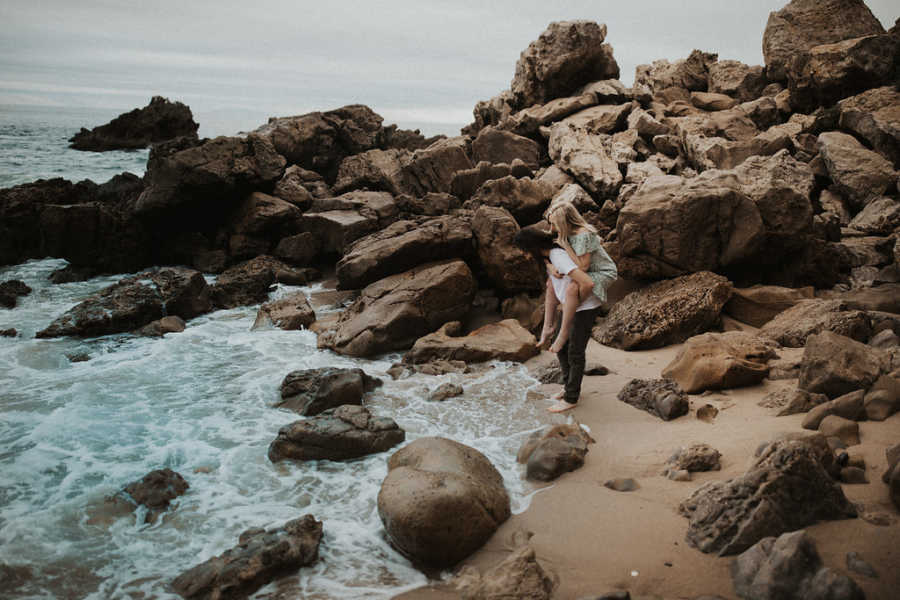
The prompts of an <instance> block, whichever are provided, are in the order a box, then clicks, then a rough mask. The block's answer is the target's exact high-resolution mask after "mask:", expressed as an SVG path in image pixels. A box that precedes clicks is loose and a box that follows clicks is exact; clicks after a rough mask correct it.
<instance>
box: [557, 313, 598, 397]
mask: <svg viewBox="0 0 900 600" xmlns="http://www.w3.org/2000/svg"><path fill="white" fill-rule="evenodd" d="M599 314H600V308H599V307H598V308H592V309H591V310H579V311H578V312H576V313H575V318H574V319H573V320H572V331H571V332H570V333H569V339H568V341H567V342H566V343H565V345H564V346H563V347H562V350H560V351H559V352H558V353H557V355H556V358H557V359H558V360H559V367H560V369H562V374H563V381H564V382H565V385H566V391H565V400H566V402H568V403H569V404H577V403H578V396H580V395H581V379H582V378H583V377H584V364H585V358H584V351H585V348H587V343H588V339H590V337H591V329H592V328H593V327H594V321H596V320H597V315H599Z"/></svg>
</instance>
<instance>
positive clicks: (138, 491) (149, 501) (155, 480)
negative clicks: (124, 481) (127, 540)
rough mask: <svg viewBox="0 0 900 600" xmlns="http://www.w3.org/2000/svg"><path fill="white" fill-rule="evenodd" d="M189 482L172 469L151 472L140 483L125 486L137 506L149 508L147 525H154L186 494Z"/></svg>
mask: <svg viewBox="0 0 900 600" xmlns="http://www.w3.org/2000/svg"><path fill="white" fill-rule="evenodd" d="M190 487H191V486H189V485H188V482H187V481H185V480H184V478H183V477H182V476H181V475H179V474H178V473H176V472H175V471H173V470H172V469H158V470H156V471H150V472H149V473H147V474H146V475H144V477H143V478H142V479H140V480H138V481H133V482H131V483H129V484H128V485H126V486H125V489H124V491H125V493H126V494H128V495H129V496H130V497H131V499H132V500H134V502H135V503H136V504H139V505H143V506H145V507H147V516H146V517H145V518H144V522H145V523H154V522H155V521H156V519H157V518H158V517H159V515H160V514H161V513H163V512H165V511H166V510H168V509H169V505H170V503H171V502H172V500H174V499H175V498H177V497H178V496H181V495H182V494H184V493H185V492H186V491H187V490H188V488H190Z"/></svg>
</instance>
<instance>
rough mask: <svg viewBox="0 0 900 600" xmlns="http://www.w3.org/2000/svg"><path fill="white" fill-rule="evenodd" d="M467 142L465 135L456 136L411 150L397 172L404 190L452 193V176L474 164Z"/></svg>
mask: <svg viewBox="0 0 900 600" xmlns="http://www.w3.org/2000/svg"><path fill="white" fill-rule="evenodd" d="M468 143H469V141H468V138H466V137H465V136H459V137H454V138H447V139H444V140H440V141H437V142H435V143H434V144H432V145H430V146H428V147H427V148H423V149H421V150H416V151H415V152H413V155H412V157H411V158H410V159H409V162H407V163H405V164H404V165H403V168H402V169H401V173H400V180H401V182H402V184H403V189H404V190H405V191H406V193H408V194H412V195H414V196H424V195H425V194H427V193H428V192H441V193H445V194H448V193H452V189H451V183H452V182H453V176H454V175H455V174H456V173H457V172H458V171H463V170H465V169H471V168H472V167H473V166H474V165H473V164H472V161H471V159H470V158H469V155H468V151H467V147H468Z"/></svg>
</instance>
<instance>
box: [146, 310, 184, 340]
mask: <svg viewBox="0 0 900 600" xmlns="http://www.w3.org/2000/svg"><path fill="white" fill-rule="evenodd" d="M185 326H186V325H185V322H184V319H182V318H181V317H177V316H174V315H173V316H171V317H163V318H162V319H157V320H156V321H153V322H151V323H147V324H146V325H144V326H143V327H141V328H140V329H138V330H137V331H135V332H134V333H135V335H143V336H147V337H162V336H164V335H165V334H167V333H181V332H182V331H184V329H185Z"/></svg>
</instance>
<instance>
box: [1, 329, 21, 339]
mask: <svg viewBox="0 0 900 600" xmlns="http://www.w3.org/2000/svg"><path fill="white" fill-rule="evenodd" d="M17 335H19V332H18V331H16V330H15V329H13V328H10V329H3V330H0V337H16V336H17Z"/></svg>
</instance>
